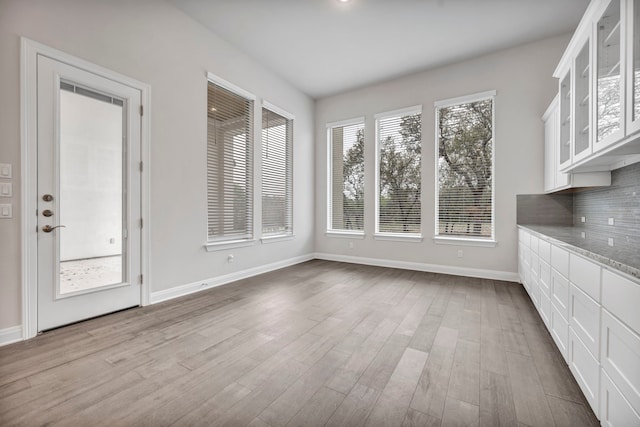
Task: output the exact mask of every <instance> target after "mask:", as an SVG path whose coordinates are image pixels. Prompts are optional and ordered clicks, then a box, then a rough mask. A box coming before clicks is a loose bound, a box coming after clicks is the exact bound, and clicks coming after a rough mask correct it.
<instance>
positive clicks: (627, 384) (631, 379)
mask: <svg viewBox="0 0 640 427" xmlns="http://www.w3.org/2000/svg"><path fill="white" fill-rule="evenodd" d="M600 362H601V365H602V369H604V371H605V372H606V373H607V375H609V377H610V378H611V379H612V380H613V381H614V382H615V384H616V385H617V386H618V388H619V389H620V390H621V391H622V393H623V394H624V395H625V396H626V398H627V400H628V401H629V403H630V404H631V406H632V407H633V409H634V410H635V412H636V413H640V337H639V336H638V335H637V334H635V333H634V332H633V331H632V330H631V329H629V328H628V327H626V326H625V325H623V324H622V322H620V321H619V320H618V319H616V318H615V317H614V316H613V315H611V313H609V312H608V311H607V310H603V311H602V353H601V356H600Z"/></svg>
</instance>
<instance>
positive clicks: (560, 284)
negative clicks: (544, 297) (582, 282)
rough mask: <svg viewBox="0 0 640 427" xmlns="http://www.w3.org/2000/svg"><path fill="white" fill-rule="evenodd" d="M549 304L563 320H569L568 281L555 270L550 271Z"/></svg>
mask: <svg viewBox="0 0 640 427" xmlns="http://www.w3.org/2000/svg"><path fill="white" fill-rule="evenodd" d="M549 297H550V298H551V303H552V304H553V305H555V306H556V307H557V309H558V311H559V312H560V313H561V314H562V316H563V317H564V318H565V319H568V318H569V280H568V279H566V278H564V277H563V276H562V274H560V273H558V272H557V271H555V270H552V271H551V288H550V289H549Z"/></svg>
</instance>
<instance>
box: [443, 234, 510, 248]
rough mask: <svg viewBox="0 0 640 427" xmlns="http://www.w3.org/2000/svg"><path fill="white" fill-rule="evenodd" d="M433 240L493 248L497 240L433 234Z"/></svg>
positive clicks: (446, 243) (450, 243) (449, 243)
mask: <svg viewBox="0 0 640 427" xmlns="http://www.w3.org/2000/svg"><path fill="white" fill-rule="evenodd" d="M433 242H434V243H435V244H437V245H458V246H479V247H485V248H494V247H496V246H497V245H498V242H497V241H496V240H494V239H473V238H470V237H450V236H433Z"/></svg>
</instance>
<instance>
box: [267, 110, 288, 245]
mask: <svg viewBox="0 0 640 427" xmlns="http://www.w3.org/2000/svg"><path fill="white" fill-rule="evenodd" d="M262 109H267V110H269V111H271V112H273V113H276V114H278V115H280V116H282V117H284V118H285V119H287V120H291V121H292V122H294V123H295V118H296V117H295V116H294V115H293V114H291V113H289V112H288V111H286V110H284V109H282V108H280V107H278V106H277V105H274V104H272V103H270V102H269V101H265V100H262ZM260 113H261V115H260V117H261V119H260V147H261V148H262V110H261V111H260ZM294 135H295V133H294ZM293 147H294V141H293V135H292V136H291V147H290V149H291V164H290V165H287V167H288V168H290V171H289V173H290V174H291V201H289V202H288V203H290V204H291V230H289V231H285V232H282V233H269V234H263V232H262V222H263V218H262V149H261V150H260V215H261V217H260V236H261V238H260V242H261V243H263V244H264V243H275V242H281V241H284V240H292V239H293V238H294V237H295V234H294V223H295V219H294V214H293V206H294V197H293V194H294V189H295V186H294V182H293V169H294V168H293V156H294V152H293Z"/></svg>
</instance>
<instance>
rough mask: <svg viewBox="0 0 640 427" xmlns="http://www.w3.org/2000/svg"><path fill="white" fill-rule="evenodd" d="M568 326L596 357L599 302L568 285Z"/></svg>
mask: <svg viewBox="0 0 640 427" xmlns="http://www.w3.org/2000/svg"><path fill="white" fill-rule="evenodd" d="M567 320H569V326H570V327H571V328H572V329H573V330H574V332H575V333H576V335H578V336H579V337H580V339H581V340H582V342H583V343H584V345H585V346H586V347H587V348H588V349H589V351H590V352H591V354H593V356H594V357H595V358H596V359H599V353H600V304H598V303H597V302H595V301H594V300H593V299H591V297H589V296H588V295H587V294H585V293H584V292H582V291H581V290H580V289H578V288H577V287H576V286H575V285H574V284H573V283H572V284H571V285H570V287H569V319H567Z"/></svg>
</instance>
